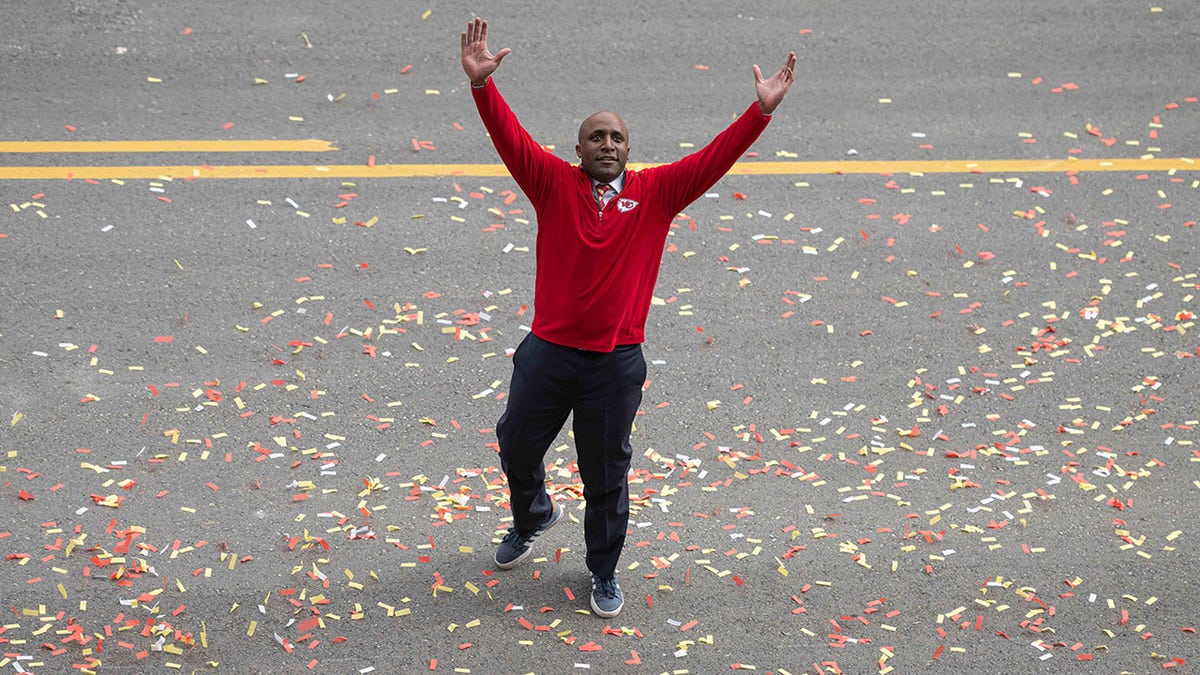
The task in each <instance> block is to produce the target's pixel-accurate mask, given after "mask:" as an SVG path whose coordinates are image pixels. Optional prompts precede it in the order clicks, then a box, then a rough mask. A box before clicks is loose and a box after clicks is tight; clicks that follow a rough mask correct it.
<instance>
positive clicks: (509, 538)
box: [501, 528, 529, 548]
mask: <svg viewBox="0 0 1200 675" xmlns="http://www.w3.org/2000/svg"><path fill="white" fill-rule="evenodd" d="M501 541H503V542H504V543H506V544H512V545H514V546H519V547H521V548H524V547H526V546H528V545H529V540H527V539H526V538H525V537H522V536H521V535H520V534H519V533H518V532H517V531H516V530H515V529H513V528H509V530H508V534H506V535H504V539H502V540H501Z"/></svg>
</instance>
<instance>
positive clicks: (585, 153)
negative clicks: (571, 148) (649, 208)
mask: <svg viewBox="0 0 1200 675" xmlns="http://www.w3.org/2000/svg"><path fill="white" fill-rule="evenodd" d="M575 154H576V155H578V156H579V163H580V166H582V167H583V170H584V171H586V172H587V173H588V175H589V176H591V177H592V178H595V179H596V180H598V181H600V182H602V183H608V182H611V181H613V180H615V179H616V178H617V176H620V175H621V172H622V171H624V170H625V162H626V161H627V160H628V159H629V130H628V129H626V128H625V122H623V121H622V120H621V118H620V117H617V116H616V115H614V114H613V113H610V112H598V113H596V114H594V115H592V116H591V117H589V118H587V119H586V120H584V121H583V124H582V125H580V126H579V145H576V146H575Z"/></svg>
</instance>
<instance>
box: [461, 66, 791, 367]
mask: <svg viewBox="0 0 1200 675" xmlns="http://www.w3.org/2000/svg"><path fill="white" fill-rule="evenodd" d="M471 93H472V95H473V96H474V98H475V105H476V107H477V108H478V109H479V116H480V117H481V118H482V119H483V124H484V126H485V127H487V130H488V133H490V134H491V137H492V143H493V144H494V145H495V146H496V151H497V152H498V153H499V154H500V159H501V160H502V161H503V162H504V165H505V166H506V167H507V168H508V171H509V173H511V174H512V176H513V179H514V180H516V182H517V185H518V186H520V188H521V190H522V191H523V192H524V193H525V195H526V196H527V197H529V201H531V202H532V203H533V208H534V211H535V212H536V214H537V252H536V256H537V272H536V274H537V278H536V282H535V283H536V285H535V288H534V296H533V305H534V314H533V326H532V328H533V332H534V334H535V335H537V336H538V337H540V338H542V339H543V340H546V341H548V342H553V343H555V344H559V345H563V346H567V347H575V348H578V349H586V350H589V351H597V352H610V351H612V350H613V348H614V347H615V346H617V345H627V344H639V343H641V342H643V341H644V340H645V326H646V316H647V314H649V312H650V299H651V296H652V295H653V293H654V285H655V283H656V282H657V280H658V269H659V265H660V263H661V262H662V251H663V244H664V242H665V241H666V238H667V232H668V231H669V230H670V226H671V222H672V221H673V220H674V219H675V216H676V215H677V214H678V213H679V212H680V211H682V210H683V209H684V208H685V207H687V205H688V204H691V203H692V202H693V201H695V200H696V199H698V198H699V197H700V196H701V195H703V194H704V192H705V191H706V190H708V189H709V188H710V187H712V186H713V184H714V183H716V182H717V181H718V180H720V179H721V177H722V176H724V175H725V173H726V172H727V171H729V169H730V168H731V167H732V166H733V164H734V162H736V161H737V159H738V158H739V157H741V155H742V153H744V152H746V150H748V149H749V148H750V145H751V144H753V143H754V141H755V139H757V138H758V135H759V134H760V133H762V131H763V129H765V128H766V127H767V123H768V122H769V121H770V119H771V118H770V116H768V115H764V114H762V112H761V111H760V110H759V108H758V103H757V101H756V102H754V103H752V104H750V107H749V108H747V109H746V111H745V112H744V113H742V115H741V117H739V118H738V119H737V120H735V121H734V122H733V124H731V125H730V126H729V128H727V129H725V131H723V132H721V133H720V134H719V135H718V136H717V137H716V138H714V139H713V140H712V141H711V142H709V144H708V145H706V146H704V148H702V149H700V150H698V151H696V152H695V153H692V154H690V155H688V156H686V157H684V158H682V159H680V160H678V161H676V162H672V163H671V164H664V165H661V166H656V167H652V168H648V169H642V170H640V171H626V173H625V188H624V189H623V190H622V191H621V193H620V194H619V195H617V197H616V198H615V199H613V200H612V201H610V202H609V203H608V206H606V207H605V208H604V210H603V211H599V210H598V209H597V206H596V201H595V199H593V197H592V194H593V193H592V185H591V180H590V179H589V178H588V176H587V174H586V173H584V171H583V170H582V169H581V168H580V167H578V166H576V165H573V164H571V163H569V162H567V161H566V160H564V159H562V158H560V157H556V156H555V155H553V154H551V153H549V152H547V151H546V150H544V149H543V148H542V147H541V146H540V145H539V144H538V143H537V142H535V141H534V140H533V138H532V137H531V136H530V135H529V133H528V132H527V131H525V129H524V128H523V127H522V126H521V124H520V122H519V121H518V120H517V117H516V115H515V114H513V112H512V110H511V109H510V108H509V107H508V104H507V103H506V102H505V101H504V98H503V97H502V96H501V95H500V92H499V91H498V90H497V89H496V85H495V84H494V83H493V82H492V80H491V79H490V78H489V79H488V81H487V83H486V84H485V85H484V86H482V87H478V88H472V90H471Z"/></svg>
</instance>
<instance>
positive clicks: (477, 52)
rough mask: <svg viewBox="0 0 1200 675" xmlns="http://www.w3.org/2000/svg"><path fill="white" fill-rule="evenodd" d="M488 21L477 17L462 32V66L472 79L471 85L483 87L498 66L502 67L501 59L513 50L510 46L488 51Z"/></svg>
mask: <svg viewBox="0 0 1200 675" xmlns="http://www.w3.org/2000/svg"><path fill="white" fill-rule="evenodd" d="M487 30H488V25H487V21H484V20H483V19H480V18H476V19H475V20H474V21H472V22H471V23H468V24H467V30H466V31H464V32H463V34H462V66H463V72H465V73H466V74H467V77H468V78H470V80H471V86H473V87H482V86H483V85H484V84H486V83H487V79H488V78H489V77H491V75H492V73H494V72H496V68H499V67H500V59H503V58H504V57H505V56H508V53H509V52H511V51H512V50H511V49H509V48H508V47H505V48H504V49H501V50H500V51H499V52H497V53H496V54H492V53H491V52H490V51H488V46H487Z"/></svg>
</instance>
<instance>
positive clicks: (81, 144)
mask: <svg viewBox="0 0 1200 675" xmlns="http://www.w3.org/2000/svg"><path fill="white" fill-rule="evenodd" d="M330 150H337V147H336V146H334V145H333V144H332V143H330V142H329V141H322V140H320V139H316V138H304V139H295V140H283V141H271V140H240V141H239V140H227V141H215V140H208V141H0V153H62V154H74V153H78V152H104V153H121V152H136V153H143V152H329V151H330Z"/></svg>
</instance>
